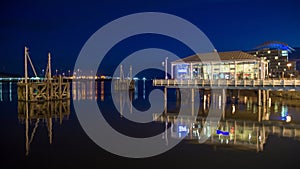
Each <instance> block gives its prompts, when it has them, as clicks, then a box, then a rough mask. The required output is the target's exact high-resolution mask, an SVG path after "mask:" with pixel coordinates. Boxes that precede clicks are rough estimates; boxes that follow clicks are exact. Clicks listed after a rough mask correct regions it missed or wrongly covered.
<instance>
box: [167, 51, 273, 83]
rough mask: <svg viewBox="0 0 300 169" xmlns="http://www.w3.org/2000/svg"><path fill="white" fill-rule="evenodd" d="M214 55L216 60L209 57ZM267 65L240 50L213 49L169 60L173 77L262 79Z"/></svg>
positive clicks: (266, 73)
mask: <svg viewBox="0 0 300 169" xmlns="http://www.w3.org/2000/svg"><path fill="white" fill-rule="evenodd" d="M217 54H218V55H217ZM216 56H217V57H218V58H219V57H220V59H219V60H218V61H217V60H216V61H213V60H212V59H210V58H216ZM267 66H268V64H267V62H266V61H265V60H263V59H260V58H258V57H256V56H253V55H250V54H248V53H245V52H242V51H231V52H216V51H214V52H211V53H201V54H197V55H192V56H189V57H186V58H183V59H180V60H176V61H174V62H171V74H172V78H174V79H228V80H229V79H232V80H233V79H234V80H239V79H264V78H265V77H266V76H267V75H268V72H267V71H268V68H267Z"/></svg>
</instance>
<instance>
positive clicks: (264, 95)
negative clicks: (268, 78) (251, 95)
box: [263, 90, 267, 107]
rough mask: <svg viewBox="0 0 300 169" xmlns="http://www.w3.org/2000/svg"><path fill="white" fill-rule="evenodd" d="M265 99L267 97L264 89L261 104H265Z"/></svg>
mask: <svg viewBox="0 0 300 169" xmlns="http://www.w3.org/2000/svg"><path fill="white" fill-rule="evenodd" d="M266 100H267V98H266V90H263V106H264V107H265V105H266Z"/></svg>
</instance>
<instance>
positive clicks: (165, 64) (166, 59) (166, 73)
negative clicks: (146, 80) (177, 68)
mask: <svg viewBox="0 0 300 169" xmlns="http://www.w3.org/2000/svg"><path fill="white" fill-rule="evenodd" d="M167 63H168V57H166V58H165V61H164V62H162V65H163V66H165V79H168V64H167Z"/></svg>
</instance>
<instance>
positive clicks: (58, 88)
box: [18, 47, 70, 101]
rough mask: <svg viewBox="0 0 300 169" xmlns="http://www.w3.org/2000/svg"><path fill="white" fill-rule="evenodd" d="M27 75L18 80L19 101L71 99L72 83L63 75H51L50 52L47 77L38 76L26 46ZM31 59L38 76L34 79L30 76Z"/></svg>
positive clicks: (25, 62)
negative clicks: (54, 76) (28, 64)
mask: <svg viewBox="0 0 300 169" xmlns="http://www.w3.org/2000/svg"><path fill="white" fill-rule="evenodd" d="M24 59H25V60H24V64H25V77H24V79H22V80H21V81H19V82H18V100H19V101H50V100H52V101H54V100H65V99H70V84H69V82H68V80H67V79H65V78H63V77H62V76H59V77H56V78H53V77H52V76H51V55H50V53H49V54H48V64H47V69H46V75H45V78H43V79H41V78H38V76H37V73H36V71H35V69H34V66H33V64H32V61H31V59H30V57H29V53H28V48H27V47H25V54H24ZM28 61H29V63H30V65H31V67H32V70H33V72H34V74H35V76H36V78H34V79H29V77H28V66H27V62H28Z"/></svg>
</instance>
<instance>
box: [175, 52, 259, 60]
mask: <svg viewBox="0 0 300 169" xmlns="http://www.w3.org/2000/svg"><path fill="white" fill-rule="evenodd" d="M217 54H219V56H218V55H217ZM218 57H220V60H221V61H230V60H257V59H258V57H256V56H253V55H251V54H248V53H245V52H242V51H230V52H211V53H199V54H195V55H192V56H188V57H186V58H183V59H179V60H176V61H174V62H173V63H179V62H209V61H220V60H219V59H218Z"/></svg>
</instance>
